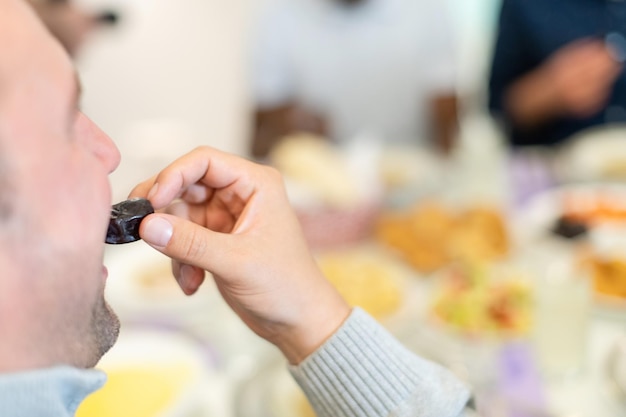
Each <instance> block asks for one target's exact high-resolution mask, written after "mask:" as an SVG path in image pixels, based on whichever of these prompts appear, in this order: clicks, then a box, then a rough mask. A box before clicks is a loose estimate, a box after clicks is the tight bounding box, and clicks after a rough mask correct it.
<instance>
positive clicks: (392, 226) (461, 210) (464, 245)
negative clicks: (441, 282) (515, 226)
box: [375, 199, 511, 275]
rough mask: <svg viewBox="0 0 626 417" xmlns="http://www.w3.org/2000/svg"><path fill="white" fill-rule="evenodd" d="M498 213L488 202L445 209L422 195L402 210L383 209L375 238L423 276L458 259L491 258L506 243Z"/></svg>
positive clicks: (502, 252)
mask: <svg viewBox="0 0 626 417" xmlns="http://www.w3.org/2000/svg"><path fill="white" fill-rule="evenodd" d="M508 229H509V226H508V224H507V221H506V219H505V217H504V215H503V212H502V211H501V210H499V209H498V208H496V207H492V206H488V205H479V204H476V205H471V206H470V205H467V206H463V207H451V206H450V205H448V204H446V203H445V202H443V201H440V200H437V199H422V200H419V201H418V202H416V203H414V204H413V205H412V206H410V207H407V208H404V209H402V210H394V211H389V212H385V213H383V214H382V215H381V217H380V218H379V220H378V222H377V224H376V228H375V236H376V239H377V241H378V242H380V243H381V244H382V245H384V246H386V247H388V248H390V249H391V250H393V251H394V252H395V253H397V254H398V255H399V256H400V257H402V259H404V260H405V261H406V262H407V263H408V264H409V265H411V266H412V267H413V268H414V269H415V270H416V271H418V272H419V273H421V274H423V275H429V274H432V273H433V272H434V271H437V270H439V269H441V268H443V267H445V266H447V265H449V264H450V263H451V262H453V261H455V260H458V259H465V260H467V259H471V260H480V261H485V262H492V261H493V262H495V261H499V260H501V259H503V258H505V257H506V256H507V255H508V253H509V249H510V246H511V240H510V233H509V230H508Z"/></svg>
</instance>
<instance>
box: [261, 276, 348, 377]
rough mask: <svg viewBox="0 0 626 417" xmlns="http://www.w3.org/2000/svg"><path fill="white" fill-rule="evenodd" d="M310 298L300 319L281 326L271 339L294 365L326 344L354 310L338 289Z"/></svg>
mask: <svg viewBox="0 0 626 417" xmlns="http://www.w3.org/2000/svg"><path fill="white" fill-rule="evenodd" d="M329 285H330V284H329ZM309 300H310V301H307V305H305V306H303V307H304V308H303V309H301V310H302V313H301V314H300V315H299V317H300V319H298V320H296V322H295V323H294V324H291V325H289V326H286V327H285V328H283V329H281V331H280V332H278V333H277V334H276V335H275V336H274V337H273V338H272V340H270V342H271V343H273V344H274V345H275V346H276V347H278V349H279V350H280V351H281V352H282V354H283V355H284V356H285V358H286V359H287V360H288V361H289V363H290V364H291V365H297V364H299V363H300V362H302V361H303V360H304V359H306V358H307V357H308V356H309V355H311V354H312V353H313V352H315V351H316V350H317V349H318V348H319V347H320V346H322V345H323V344H324V343H325V342H326V341H327V340H328V339H329V338H330V337H332V335H333V334H335V332H336V331H337V330H338V329H339V328H340V327H341V326H342V325H343V323H344V322H345V320H346V319H347V318H348V316H349V315H350V313H351V311H352V308H351V307H350V306H349V305H348V304H347V303H346V301H345V300H344V299H343V298H342V297H341V296H340V295H339V294H338V293H337V292H336V291H335V290H334V289H333V291H332V293H329V294H328V295H327V298H326V299H325V300H323V301H322V300H320V299H319V298H316V297H310V299H309Z"/></svg>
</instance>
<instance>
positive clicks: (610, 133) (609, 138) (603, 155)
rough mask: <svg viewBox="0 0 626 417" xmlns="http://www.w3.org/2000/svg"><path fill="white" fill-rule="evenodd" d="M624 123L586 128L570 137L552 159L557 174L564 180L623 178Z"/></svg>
mask: <svg viewBox="0 0 626 417" xmlns="http://www.w3.org/2000/svg"><path fill="white" fill-rule="evenodd" d="M625 139H626V124H609V125H603V126H599V127H593V128H590V129H586V130H584V131H582V132H580V133H578V134H577V135H576V136H574V137H572V138H571V139H570V140H569V141H568V143H567V144H566V145H564V146H563V147H562V148H561V149H560V150H559V152H558V153H557V157H556V159H555V168H556V173H557V176H558V177H559V178H560V179H561V180H563V181H565V182H578V181H616V180H617V181H622V180H625V179H626V146H624V140H625Z"/></svg>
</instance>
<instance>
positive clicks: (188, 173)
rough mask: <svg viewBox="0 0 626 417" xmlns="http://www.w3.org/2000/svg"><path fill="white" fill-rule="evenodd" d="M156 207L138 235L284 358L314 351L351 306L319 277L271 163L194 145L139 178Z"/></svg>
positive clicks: (141, 192) (187, 286) (137, 193)
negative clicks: (211, 284) (207, 278)
mask: <svg viewBox="0 0 626 417" xmlns="http://www.w3.org/2000/svg"><path fill="white" fill-rule="evenodd" d="M130 197H144V198H148V199H149V200H150V202H151V203H152V205H153V206H154V208H155V209H156V210H157V213H155V214H152V215H150V216H148V217H146V219H145V220H144V221H143V222H142V223H141V227H140V235H141V237H142V238H143V239H144V240H145V241H146V242H147V243H148V244H150V245H151V246H153V247H154V248H155V249H157V250H158V251H160V252H162V253H164V254H165V255H167V256H169V257H171V258H172V260H173V262H172V272H173V273H174V276H175V277H176V279H177V281H178V283H179V285H180V286H181V288H182V289H183V291H184V292H185V293H186V294H193V293H194V292H195V291H196V290H197V289H198V287H199V286H200V285H201V284H202V282H203V281H204V275H205V271H208V272H210V273H211V274H212V275H213V277H214V279H215V282H216V283H217V286H218V288H219V291H220V293H221V294H222V296H223V297H224V299H225V300H226V302H227V303H228V304H229V305H230V307H231V308H232V309H233V310H234V311H235V312H236V313H237V314H238V315H239V317H240V318H241V319H242V320H243V321H244V322H245V323H246V324H247V325H248V326H249V327H250V328H251V329H252V330H253V331H254V332H255V333H257V334H258V335H259V336H261V337H263V338H264V339H266V340H268V341H270V342H271V343H273V344H275V345H276V346H278V348H279V349H280V350H281V351H282V352H283V353H284V354H285V356H286V357H287V359H289V361H290V362H291V363H299V362H300V361H301V360H302V359H304V358H305V357H306V356H308V355H309V354H310V353H312V352H313V351H314V350H315V349H316V348H317V347H319V346H320V345H321V344H322V343H323V342H324V341H325V340H326V339H327V338H328V337H329V336H330V335H331V334H332V333H334V331H335V330H336V329H337V328H338V327H339V326H340V325H341V323H342V322H343V320H345V318H347V316H348V315H349V313H350V308H349V306H348V305H347V304H346V302H345V301H344V300H343V298H341V296H340V295H339V294H338V293H337V291H336V290H335V289H334V287H332V285H331V284H330V283H329V282H328V281H327V280H326V279H325V278H324V276H323V274H322V273H321V271H320V270H319V268H318V267H317V265H316V263H315V260H314V259H313V256H312V255H311V253H310V250H309V248H308V246H307V244H306V242H305V240H304V237H303V234H302V231H301V229H300V224H299V221H298V219H297V217H296V215H295V213H294V212H293V210H292V209H291V206H290V204H289V201H288V199H287V195H286V192H285V188H284V185H283V181H282V178H281V176H280V174H279V173H278V171H276V170H275V169H273V168H271V167H268V166H264V165H260V164H255V163H253V162H251V161H248V160H245V159H243V158H239V157H237V156H234V155H230V154H227V153H223V152H220V151H218V150H215V149H212V148H209V147H200V148H197V149H195V150H193V151H192V152H190V153H188V154H186V155H184V156H182V157H181V158H179V159H178V160H176V161H174V162H173V163H172V164H170V165H169V166H168V167H166V168H165V169H164V170H162V171H161V172H160V173H159V174H158V175H156V176H155V177H153V178H152V179H150V180H147V181H145V182H143V183H141V184H139V185H138V186H137V187H135V189H134V190H133V191H132V192H131V194H130Z"/></svg>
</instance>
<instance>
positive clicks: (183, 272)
mask: <svg viewBox="0 0 626 417" xmlns="http://www.w3.org/2000/svg"><path fill="white" fill-rule="evenodd" d="M193 273H194V271H193V268H192V267H191V266H190V265H182V266H181V267H180V286H181V287H182V288H183V290H185V291H186V290H187V287H189V285H190V284H191V281H192V280H193Z"/></svg>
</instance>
